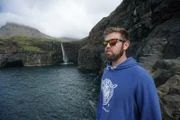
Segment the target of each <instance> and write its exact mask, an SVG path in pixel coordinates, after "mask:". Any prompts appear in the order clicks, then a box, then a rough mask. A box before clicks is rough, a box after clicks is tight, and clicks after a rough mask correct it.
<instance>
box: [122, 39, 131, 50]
mask: <svg viewBox="0 0 180 120" xmlns="http://www.w3.org/2000/svg"><path fill="white" fill-rule="evenodd" d="M129 46H130V41H129V40H126V42H124V45H123V49H124V50H127V49H128V47H129Z"/></svg>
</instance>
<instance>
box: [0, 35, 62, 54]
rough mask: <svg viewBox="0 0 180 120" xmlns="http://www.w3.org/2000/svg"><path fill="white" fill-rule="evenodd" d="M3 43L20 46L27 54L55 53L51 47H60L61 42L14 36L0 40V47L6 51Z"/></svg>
mask: <svg viewBox="0 0 180 120" xmlns="http://www.w3.org/2000/svg"><path fill="white" fill-rule="evenodd" d="M5 41H10V42H11V41H12V42H15V43H16V44H17V45H18V46H21V47H22V48H23V49H24V50H25V51H27V52H28V51H29V52H55V51H57V50H55V49H54V48H53V46H56V45H60V43H61V41H57V40H54V39H48V38H36V37H24V36H14V37H11V38H7V39H0V46H1V47H2V49H6V48H5V46H7V45H5Z"/></svg>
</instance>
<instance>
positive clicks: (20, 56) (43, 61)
mask: <svg viewBox="0 0 180 120" xmlns="http://www.w3.org/2000/svg"><path fill="white" fill-rule="evenodd" d="M21 39H23V41H21V42H20V40H21ZM24 39H25V38H22V37H13V38H9V39H1V40H0V67H15V66H42V65H52V64H56V63H60V62H62V53H61V43H60V42H58V41H53V40H52V41H51V40H46V41H40V42H39V41H37V40H38V38H26V39H27V40H24Z"/></svg>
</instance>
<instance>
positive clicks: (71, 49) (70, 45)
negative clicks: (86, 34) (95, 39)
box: [62, 39, 87, 65]
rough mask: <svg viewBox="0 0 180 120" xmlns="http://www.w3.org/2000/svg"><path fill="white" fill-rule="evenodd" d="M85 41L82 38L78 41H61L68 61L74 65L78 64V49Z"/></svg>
mask: <svg viewBox="0 0 180 120" xmlns="http://www.w3.org/2000/svg"><path fill="white" fill-rule="evenodd" d="M86 42H87V41H85V40H84V39H82V40H78V41H69V42H62V44H63V47H64V51H65V54H66V56H67V59H68V62H73V63H75V64H76V65H77V64H78V52H79V49H80V48H81V47H82V46H84V45H85V43H86Z"/></svg>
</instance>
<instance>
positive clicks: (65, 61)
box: [61, 42, 68, 64]
mask: <svg viewBox="0 0 180 120" xmlns="http://www.w3.org/2000/svg"><path fill="white" fill-rule="evenodd" d="M61 49H62V54H63V61H64V63H65V64H67V62H68V58H67V56H66V53H65V51H64V47H63V44H62V42H61Z"/></svg>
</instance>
